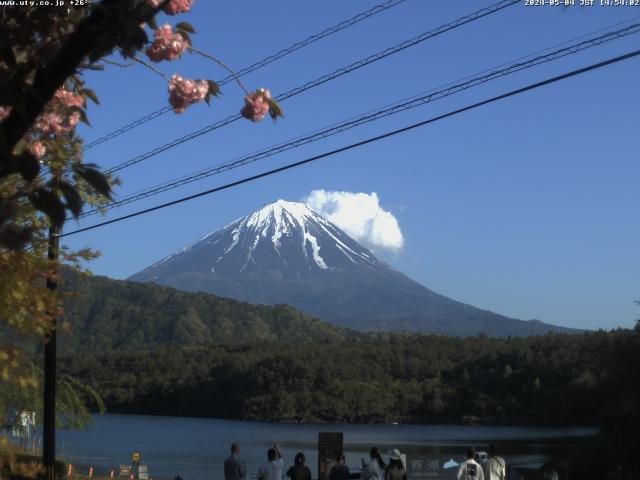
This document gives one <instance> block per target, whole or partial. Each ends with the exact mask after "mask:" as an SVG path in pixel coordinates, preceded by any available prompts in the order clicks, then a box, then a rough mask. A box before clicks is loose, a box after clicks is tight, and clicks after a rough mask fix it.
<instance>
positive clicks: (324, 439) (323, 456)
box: [318, 432, 344, 480]
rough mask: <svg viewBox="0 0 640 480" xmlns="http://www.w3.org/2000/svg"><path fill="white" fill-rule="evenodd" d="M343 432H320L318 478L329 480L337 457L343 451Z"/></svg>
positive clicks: (319, 479)
mask: <svg viewBox="0 0 640 480" xmlns="http://www.w3.org/2000/svg"><path fill="white" fill-rule="evenodd" d="M343 445H344V444H343V434H342V432H320V433H318V480H328V478H329V472H331V468H333V466H334V465H335V464H336V457H337V456H338V454H340V453H342V452H343Z"/></svg>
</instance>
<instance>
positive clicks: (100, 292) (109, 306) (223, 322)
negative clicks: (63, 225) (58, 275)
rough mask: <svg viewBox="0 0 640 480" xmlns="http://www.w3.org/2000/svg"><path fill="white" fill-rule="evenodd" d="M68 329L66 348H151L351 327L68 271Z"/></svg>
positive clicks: (318, 334)
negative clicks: (70, 293) (69, 293)
mask: <svg viewBox="0 0 640 480" xmlns="http://www.w3.org/2000/svg"><path fill="white" fill-rule="evenodd" d="M63 277H64V282H63V284H62V285H63V289H64V290H65V291H69V292H74V294H73V295H70V296H68V297H67V298H66V300H65V304H64V311H65V316H64V318H65V321H66V322H68V323H69V324H70V327H71V328H70V329H68V331H65V330H63V331H62V332H61V333H60V335H59V339H60V340H59V341H60V344H61V347H60V349H61V351H64V352H69V351H73V352H105V351H112V350H153V349H155V348H156V347H160V346H167V345H169V346H170V345H175V346H192V345H197V344H205V345H209V344H225V345H233V344H238V345H240V344H248V343H255V342H272V341H291V342H306V341H335V340H343V339H346V338H349V336H350V332H348V331H346V330H344V329H341V328H338V327H335V326H333V325H330V324H328V323H325V322H322V321H320V320H317V319H315V318H312V317H310V316H308V315H305V314H303V313H302V312H299V311H297V310H296V309H294V308H293V307H290V306H288V305H276V306H265V305H250V304H248V303H245V302H237V301H235V300H230V299H227V298H220V297H217V296H215V295H212V294H206V293H189V292H182V291H179V290H176V289H173V288H169V287H164V286H160V285H153V284H141V283H135V282H127V281H122V280H112V279H110V278H107V277H99V276H80V275H78V274H76V273H73V272H70V271H65V272H64V275H63Z"/></svg>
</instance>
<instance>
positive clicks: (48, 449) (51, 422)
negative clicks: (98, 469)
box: [42, 171, 60, 480]
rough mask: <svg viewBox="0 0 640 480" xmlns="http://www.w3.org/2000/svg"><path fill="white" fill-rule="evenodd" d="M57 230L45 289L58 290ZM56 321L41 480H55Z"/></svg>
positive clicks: (48, 355) (47, 352) (47, 361)
mask: <svg viewBox="0 0 640 480" xmlns="http://www.w3.org/2000/svg"><path fill="white" fill-rule="evenodd" d="M59 180H60V172H59V171H58V172H53V183H54V185H55V184H57V183H58V181H59ZM59 235H60V227H59V226H57V225H52V226H51V227H49V242H48V248H47V258H48V259H49V263H50V271H49V275H48V277H47V288H48V289H49V290H53V291H55V290H57V289H58V280H57V276H58V259H59V258H58V257H59V254H60V236H59ZM56 337H57V319H56V317H55V313H54V312H52V319H51V328H50V330H49V331H48V332H47V335H46V342H45V344H44V407H43V419H42V460H43V463H44V467H45V480H55V476H56V475H55V466H56V341H57V338H56Z"/></svg>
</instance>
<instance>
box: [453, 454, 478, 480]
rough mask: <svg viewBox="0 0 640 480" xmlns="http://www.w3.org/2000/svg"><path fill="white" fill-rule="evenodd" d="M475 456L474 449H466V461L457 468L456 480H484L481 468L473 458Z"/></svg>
mask: <svg viewBox="0 0 640 480" xmlns="http://www.w3.org/2000/svg"><path fill="white" fill-rule="evenodd" d="M475 456H476V449H475V448H473V447H469V448H467V459H466V460H465V461H464V462H462V463H461V464H460V466H459V467H458V475H457V476H456V478H457V479H458V480H484V472H483V471H482V466H481V465H480V464H479V463H478V462H476V461H475V460H474V459H473V457H475Z"/></svg>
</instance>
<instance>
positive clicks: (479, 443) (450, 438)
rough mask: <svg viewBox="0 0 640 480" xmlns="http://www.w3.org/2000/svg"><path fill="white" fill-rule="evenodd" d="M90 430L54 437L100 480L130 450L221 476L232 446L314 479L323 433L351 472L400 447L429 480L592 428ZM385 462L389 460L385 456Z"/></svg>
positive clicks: (558, 443)
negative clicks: (278, 460)
mask: <svg viewBox="0 0 640 480" xmlns="http://www.w3.org/2000/svg"><path fill="white" fill-rule="evenodd" d="M93 421H94V425H93V426H92V427H90V428H89V429H88V430H86V431H62V430H59V431H58V434H57V452H58V456H59V457H62V458H64V459H66V460H68V461H69V462H71V463H73V464H74V466H75V468H76V471H77V472H79V473H80V472H81V471H84V470H86V469H87V468H88V467H89V466H93V467H94V471H95V474H96V475H108V473H109V471H110V470H111V469H115V475H116V476H117V475H118V467H119V465H121V464H129V463H130V459H131V453H132V452H134V451H138V452H140V453H141V464H144V465H148V469H149V474H150V476H151V477H152V478H154V479H173V478H174V477H175V476H176V475H180V476H181V477H182V478H183V479H184V480H200V479H222V478H223V473H222V464H223V462H224V459H225V458H226V457H227V456H228V455H229V446H230V445H231V443H232V442H239V443H240V445H241V452H240V456H241V457H242V460H243V461H244V462H245V463H246V465H247V470H248V472H249V473H250V474H256V473H257V471H258V467H259V466H260V464H262V463H264V461H266V451H267V449H268V448H270V447H271V444H272V443H273V442H274V441H277V442H279V443H280V446H281V448H282V450H283V453H284V457H285V465H286V466H287V467H288V466H289V465H291V464H292V463H293V457H294V455H295V454H296V453H297V452H299V451H302V452H304V453H305V455H306V457H307V465H308V466H309V468H310V469H311V472H312V473H313V476H314V478H315V477H316V476H317V458H318V457H317V450H316V449H317V440H318V433H319V432H344V443H345V454H346V456H347V463H348V465H349V466H350V467H355V468H359V466H360V462H361V460H360V459H361V458H367V459H368V451H369V449H370V448H371V447H372V446H379V447H380V450H381V451H382V452H387V451H388V450H390V449H392V448H398V449H400V450H401V451H402V452H403V453H406V454H407V458H408V460H409V462H411V461H412V460H423V461H424V462H427V463H428V464H429V465H431V467H432V469H433V468H435V471H434V472H432V473H433V474H431V475H426V474H425V475H423V476H426V477H432V478H443V479H445V478H455V468H453V469H446V470H445V469H444V468H443V465H444V463H445V462H447V461H448V460H449V459H453V460H455V461H461V460H463V459H464V452H465V450H466V447H467V446H468V445H474V446H475V447H476V448H477V449H478V450H486V448H487V446H488V444H489V443H490V442H493V443H497V444H499V445H500V446H501V447H502V450H503V453H504V455H503V456H504V457H505V458H506V459H507V461H508V462H509V463H511V464H512V465H526V464H531V465H533V464H540V463H542V462H544V461H545V459H546V458H547V457H548V455H550V454H551V453H552V452H554V451H556V450H557V449H558V448H562V449H567V448H575V445H576V444H577V443H578V442H579V440H580V438H581V437H585V436H588V435H593V434H595V433H597V429H595V428H548V427H503V426H499V427H493V426H455V425H445V426H441V425H343V424H340V425H330V424H322V425H317V424H286V423H253V422H237V421H228V420H215V419H203V418H185V417H157V416H144V415H117V414H105V415H95V416H93ZM383 456H384V457H385V461H386V459H387V456H386V455H383Z"/></svg>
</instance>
